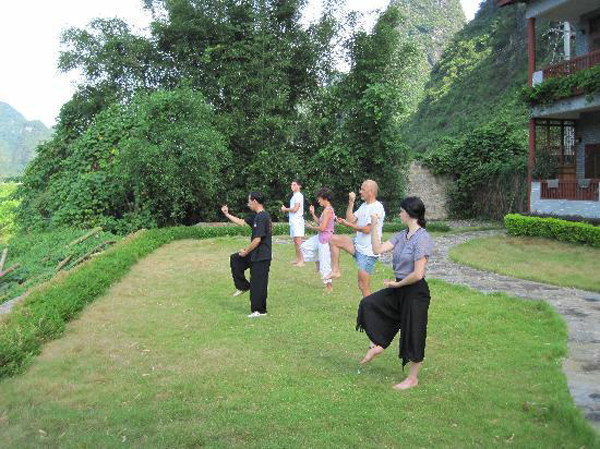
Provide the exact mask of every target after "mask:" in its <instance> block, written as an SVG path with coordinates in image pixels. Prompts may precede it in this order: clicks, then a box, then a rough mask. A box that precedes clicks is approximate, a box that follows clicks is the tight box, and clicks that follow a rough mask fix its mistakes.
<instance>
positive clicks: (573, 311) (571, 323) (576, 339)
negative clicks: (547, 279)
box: [384, 231, 600, 431]
mask: <svg viewBox="0 0 600 449" xmlns="http://www.w3.org/2000/svg"><path fill="white" fill-rule="evenodd" d="M503 233H504V232H503V231H480V232H477V231H475V232H467V233H462V234H447V235H441V236H439V235H438V236H437V237H436V239H435V250H434V257H432V259H431V262H430V263H429V265H428V266H427V276H428V277H431V278H436V279H441V280H443V281H445V282H449V283H451V284H459V285H465V286H467V287H471V288H473V289H476V290H479V291H481V292H484V293H506V294H508V295H511V296H518V297H521V298H526V299H535V300H539V299H543V300H544V301H546V302H547V303H549V304H550V305H551V306H552V307H554V309H555V310H556V311H557V312H558V313H560V314H561V315H562V317H563V318H564V320H565V321H566V323H567V327H568V330H569V342H568V345H569V354H568V356H567V359H566V360H565V361H564V363H563V370H564V372H565V374H566V376H567V381H568V384H569V390H570V392H571V395H572V396H573V399H574V400H575V403H576V404H577V406H578V407H580V408H581V410H582V411H583V413H584V415H585V416H586V417H587V418H588V419H589V420H590V422H591V423H592V425H594V427H595V428H596V429H597V430H598V431H600V294H598V293H592V292H587V291H583V290H578V289H575V288H564V287H557V286H552V285H547V284H542V283H539V282H533V281H526V280H523V279H515V278H512V277H508V276H503V275H499V274H495V273H491V272H488V271H481V270H477V269H474V268H470V267H465V266H464V265H459V264H457V263H455V262H453V261H452V260H450V258H449V256H448V251H449V250H450V248H452V247H453V246H455V245H459V244H461V243H464V242H466V241H468V240H471V239H473V238H476V237H487V236H493V235H501V234H503ZM384 262H387V263H388V264H391V260H390V258H389V257H388V258H387V259H386V260H385V261H384Z"/></svg>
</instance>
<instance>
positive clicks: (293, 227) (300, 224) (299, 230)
mask: <svg viewBox="0 0 600 449" xmlns="http://www.w3.org/2000/svg"><path fill="white" fill-rule="evenodd" d="M290 237H304V220H302V221H290Z"/></svg>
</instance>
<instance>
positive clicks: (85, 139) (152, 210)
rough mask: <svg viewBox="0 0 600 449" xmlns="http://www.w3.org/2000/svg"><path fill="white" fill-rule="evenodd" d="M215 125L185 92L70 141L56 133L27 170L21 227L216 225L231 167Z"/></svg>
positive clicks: (102, 116)
mask: <svg viewBox="0 0 600 449" xmlns="http://www.w3.org/2000/svg"><path fill="white" fill-rule="evenodd" d="M214 121H215V119H214V116H213V112H212V110H211V108H210V107H209V106H208V105H207V104H206V103H205V101H204V99H203V97H202V95H201V94H199V93H197V92H194V91H192V90H190V89H184V88H182V89H175V90H172V91H155V92H153V93H149V94H145V93H143V92H141V93H139V94H137V95H135V96H134V98H133V99H132V101H131V102H130V103H129V104H127V105H120V104H115V105H112V106H111V107H109V108H108V109H106V110H104V111H102V112H100V113H99V114H97V116H96V117H95V118H94V121H93V123H92V124H91V125H90V126H89V127H88V128H87V129H86V130H85V131H84V132H83V133H82V134H81V135H80V136H78V137H77V138H75V139H69V138H68V137H66V136H65V135H64V133H63V132H61V131H59V132H58V133H57V136H56V137H55V138H54V139H53V140H52V141H51V142H48V143H46V144H44V145H42V146H41V147H40V149H39V156H38V157H37V158H36V159H35V160H34V161H33V162H32V163H31V165H30V166H29V167H28V168H27V171H26V173H25V176H24V177H23V184H22V185H21V187H20V188H19V191H18V194H19V196H20V197H21V198H22V203H21V207H20V208H19V211H18V215H17V219H18V221H19V222H20V224H21V226H22V227H23V228H26V229H35V228H48V227H49V228H60V227H64V226H72V227H76V228H86V227H93V226H98V225H99V226H103V227H104V228H105V229H107V230H111V231H116V232H127V231H130V230H132V229H137V228H141V227H156V226H164V225H166V224H169V223H186V224H189V223H194V222H197V221H199V220H200V219H204V220H208V219H214V218H215V216H216V211H217V205H218V204H217V203H215V200H216V199H217V198H218V194H219V193H220V192H222V191H223V190H224V188H225V185H226V181H227V179H228V177H227V176H226V173H224V170H223V169H224V168H225V167H227V166H229V163H230V161H231V155H230V152H229V151H228V150H227V148H226V145H225V141H224V137H223V136H222V135H221V133H220V132H219V131H218V130H217V129H216V127H215V125H214Z"/></svg>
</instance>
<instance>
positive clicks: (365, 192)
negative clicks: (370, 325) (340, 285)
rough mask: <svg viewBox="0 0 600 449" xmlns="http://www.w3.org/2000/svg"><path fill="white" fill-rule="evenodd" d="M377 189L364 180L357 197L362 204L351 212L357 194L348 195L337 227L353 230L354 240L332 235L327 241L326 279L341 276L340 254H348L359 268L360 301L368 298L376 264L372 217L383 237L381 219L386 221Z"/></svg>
mask: <svg viewBox="0 0 600 449" xmlns="http://www.w3.org/2000/svg"><path fill="white" fill-rule="evenodd" d="M378 191H379V187H378V186H377V183H376V182H375V181H373V180H371V179H367V180H366V181H365V182H363V183H362V186H361V187H360V197H361V199H362V200H363V201H364V203H362V204H361V205H360V207H359V208H358V210H357V211H356V212H354V201H355V200H356V194H355V193H354V192H350V193H349V194H348V208H347V209H346V218H345V219H343V218H338V219H337V221H338V223H340V224H342V225H344V226H347V227H349V228H352V229H354V230H355V231H356V236H355V237H354V239H352V238H350V237H349V236H347V235H339V234H334V235H333V237H332V238H331V240H330V241H329V246H330V247H331V268H332V269H331V273H329V274H328V275H327V276H326V277H325V279H338V278H340V277H341V276H342V274H341V272H340V250H344V251H346V252H347V253H348V254H351V255H352V256H353V257H354V260H355V261H356V265H357V267H358V288H359V289H360V291H361V292H362V295H363V297H364V296H369V295H370V294H371V274H373V271H374V270H375V263H376V262H377V260H378V256H376V255H375V254H374V253H373V246H372V244H371V215H378V216H379V222H378V223H377V225H376V226H377V228H378V231H379V233H378V234H377V235H379V236H380V239H381V235H382V231H383V219H384V218H385V210H384V209H383V204H381V203H380V202H379V201H377V193H378Z"/></svg>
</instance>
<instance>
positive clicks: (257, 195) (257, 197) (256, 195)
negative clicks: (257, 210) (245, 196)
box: [249, 192, 265, 206]
mask: <svg viewBox="0 0 600 449" xmlns="http://www.w3.org/2000/svg"><path fill="white" fill-rule="evenodd" d="M249 196H250V199H251V200H254V201H256V202H257V203H258V204H260V205H261V206H264V205H265V196H264V195H263V194H262V193H261V192H250V195H249Z"/></svg>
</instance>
